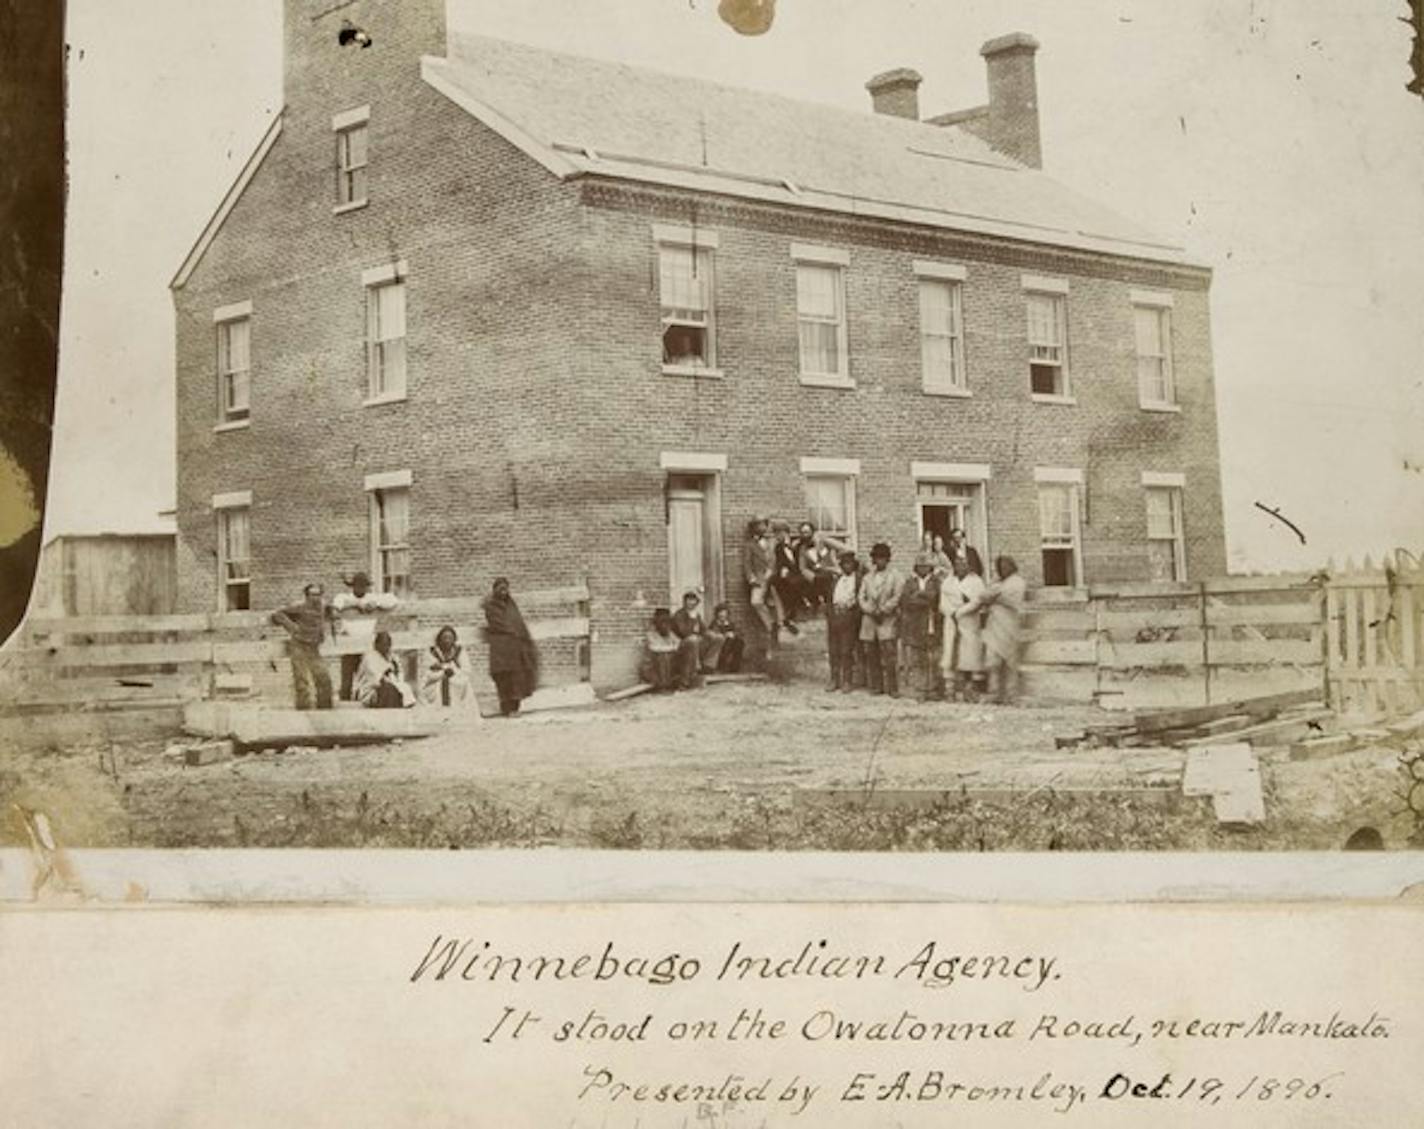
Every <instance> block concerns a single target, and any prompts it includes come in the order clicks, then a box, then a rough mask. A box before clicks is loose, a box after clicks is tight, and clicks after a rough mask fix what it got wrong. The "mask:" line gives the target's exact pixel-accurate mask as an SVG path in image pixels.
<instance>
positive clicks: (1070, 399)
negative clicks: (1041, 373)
mask: <svg viewBox="0 0 1424 1129" xmlns="http://www.w3.org/2000/svg"><path fill="white" fill-rule="evenodd" d="M1029 399H1030V400H1032V401H1033V402H1034V403H1035V404H1076V403H1077V402H1078V399H1077V397H1075V396H1050V395H1048V394H1047V393H1044V392H1030V393H1029Z"/></svg>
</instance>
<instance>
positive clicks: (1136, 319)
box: [1132, 291, 1177, 408]
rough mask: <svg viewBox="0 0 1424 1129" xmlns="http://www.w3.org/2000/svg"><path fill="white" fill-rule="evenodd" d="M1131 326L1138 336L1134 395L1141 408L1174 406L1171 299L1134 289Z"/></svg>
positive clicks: (1166, 296)
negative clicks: (1135, 390)
mask: <svg viewBox="0 0 1424 1129" xmlns="http://www.w3.org/2000/svg"><path fill="white" fill-rule="evenodd" d="M1132 317H1133V327H1134V330H1135V334H1136V339H1137V397H1138V402H1139V403H1140V404H1141V405H1142V406H1143V407H1144V408H1175V407H1176V405H1177V386H1176V380H1175V379H1174V377H1173V373H1172V298H1171V295H1169V294H1156V293H1149V292H1146V291H1133V294H1132Z"/></svg>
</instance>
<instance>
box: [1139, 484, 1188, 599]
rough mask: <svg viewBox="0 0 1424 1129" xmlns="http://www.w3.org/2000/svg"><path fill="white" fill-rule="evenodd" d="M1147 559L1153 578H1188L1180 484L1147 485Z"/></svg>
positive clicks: (1177, 580)
mask: <svg viewBox="0 0 1424 1129" xmlns="http://www.w3.org/2000/svg"><path fill="white" fill-rule="evenodd" d="M1147 560H1148V565H1149V567H1150V569H1151V577H1150V578H1151V579H1152V580H1168V581H1176V582H1179V583H1180V582H1182V581H1185V580H1186V579H1187V548H1186V541H1185V538H1184V537H1183V531H1182V491H1181V488H1180V487H1176V486H1149V487H1147Z"/></svg>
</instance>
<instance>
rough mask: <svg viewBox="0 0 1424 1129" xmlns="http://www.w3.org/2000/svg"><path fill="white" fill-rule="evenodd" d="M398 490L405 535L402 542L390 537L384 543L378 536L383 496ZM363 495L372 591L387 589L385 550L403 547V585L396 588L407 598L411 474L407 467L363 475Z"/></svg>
mask: <svg viewBox="0 0 1424 1129" xmlns="http://www.w3.org/2000/svg"><path fill="white" fill-rule="evenodd" d="M397 491H398V492H400V493H402V494H404V496H405V500H406V501H405V506H406V538H405V541H404V542H399V541H392V542H390V543H385V542H383V541H382V540H381V512H382V508H383V506H384V504H385V499H386V496H387V495H388V494H390V493H392V492H397ZM366 498H367V510H368V513H369V524H370V561H371V569H370V571H371V589H372V591H374V592H389V591H392V589H391V587H390V581H391V576H389V575H388V570H387V569H386V565H385V556H386V554H388V553H391V552H395V551H400V550H404V552H405V553H406V571H405V572H404V573H403V574H400V575H403V576H404V578H405V586H404V590H403V591H399V592H396V595H398V596H400V597H401V598H402V599H405V598H408V597H409V596H410V594H411V576H412V574H413V569H412V568H411V543H410V515H411V504H412V491H411V474H410V471H395V472H393V473H390V474H373V475H369V476H368V477H367V478H366Z"/></svg>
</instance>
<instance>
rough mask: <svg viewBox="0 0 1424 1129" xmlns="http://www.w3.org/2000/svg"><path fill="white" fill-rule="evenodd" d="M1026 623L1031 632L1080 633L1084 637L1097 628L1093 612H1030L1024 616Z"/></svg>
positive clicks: (1059, 610) (1051, 609)
mask: <svg viewBox="0 0 1424 1129" xmlns="http://www.w3.org/2000/svg"><path fill="white" fill-rule="evenodd" d="M1024 623H1025V626H1026V627H1027V628H1028V629H1029V630H1031V631H1063V632H1069V631H1078V632H1081V633H1082V634H1084V635H1086V634H1087V633H1088V632H1090V631H1092V630H1093V628H1094V626H1095V620H1094V616H1093V614H1092V613H1091V612H1085V611H1065V610H1063V609H1061V608H1045V609H1040V610H1030V611H1028V612H1026V614H1025V616H1024Z"/></svg>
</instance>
